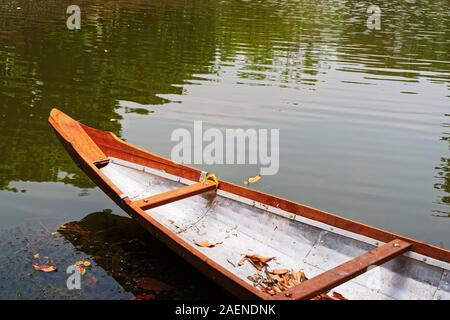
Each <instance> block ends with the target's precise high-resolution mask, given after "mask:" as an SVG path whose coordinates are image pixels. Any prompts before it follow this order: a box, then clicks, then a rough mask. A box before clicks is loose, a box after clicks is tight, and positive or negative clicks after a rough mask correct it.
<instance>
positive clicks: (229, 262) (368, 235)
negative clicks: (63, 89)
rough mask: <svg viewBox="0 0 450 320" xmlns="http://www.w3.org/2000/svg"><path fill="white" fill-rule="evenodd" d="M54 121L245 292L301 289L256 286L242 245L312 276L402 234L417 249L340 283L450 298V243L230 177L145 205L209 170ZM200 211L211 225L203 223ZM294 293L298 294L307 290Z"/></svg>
mask: <svg viewBox="0 0 450 320" xmlns="http://www.w3.org/2000/svg"><path fill="white" fill-rule="evenodd" d="M49 121H50V124H51V125H52V126H53V128H54V130H55V132H56V135H57V136H58V138H59V140H60V141H61V143H62V144H63V146H64V147H65V149H66V150H67V151H68V153H69V154H70V155H71V157H72V158H73V159H74V161H75V162H76V163H77V164H78V166H79V167H80V168H81V169H82V170H83V171H84V172H85V173H86V174H87V175H88V176H89V177H90V178H91V180H92V181H93V182H94V183H95V184H97V185H98V186H99V187H100V188H101V189H102V190H103V191H104V192H105V193H106V194H107V195H108V196H109V197H110V198H111V199H112V200H113V201H114V202H115V203H117V204H118V205H119V206H120V207H121V208H122V209H123V210H125V211H126V212H127V213H128V214H129V215H130V216H132V217H133V218H134V219H136V220H137V221H138V222H139V223H140V224H141V225H142V226H143V227H144V228H145V229H147V230H148V231H149V232H150V233H151V234H152V235H153V236H155V237H156V238H158V239H159V240H161V241H162V242H163V243H164V244H165V245H166V246H168V247H169V248H170V249H171V250H173V251H175V252H176V253H178V254H179V255H180V256H181V257H183V258H184V259H185V260H186V261H188V262H189V263H190V264H192V265H193V266H194V267H196V268H197V269H199V270H200V271H201V272H203V273H204V274H205V275H206V276H208V277H209V278H210V279H212V280H213V281H215V282H216V283H217V284H219V285H221V286H223V287H224V288H225V289H227V290H228V291H229V292H231V293H232V294H233V295H235V296H237V297H238V298H242V299H280V298H282V299H289V298H291V297H293V296H292V295H291V296H289V295H287V294H286V295H281V294H277V295H270V294H267V293H265V292H263V291H261V290H260V289H258V288H255V287H254V285H253V284H252V282H251V281H249V280H248V277H249V276H252V275H253V274H255V270H254V269H252V268H253V266H251V265H250V264H246V265H243V266H239V259H238V258H239V256H240V255H241V256H242V255H245V254H248V253H249V252H252V251H253V252H255V250H257V251H258V253H261V254H263V253H264V254H266V255H273V256H277V259H275V260H274V261H273V263H272V262H271V263H272V265H271V266H270V267H273V268H275V267H283V268H291V269H294V268H295V269H302V270H307V273H308V276H309V277H316V276H317V275H320V274H322V273H323V272H325V271H326V270H329V269H333V268H335V267H336V266H339V265H340V264H342V263H345V262H347V261H349V260H350V261H351V260H352V259H355V258H357V257H358V256H360V255H361V254H363V253H364V252H367V251H370V250H373V249H376V248H377V247H379V246H382V245H384V244H385V243H388V242H390V241H393V240H399V241H400V240H401V241H405V242H407V243H408V244H411V248H410V249H411V250H410V251H409V252H408V253H406V254H403V252H399V255H400V254H402V255H401V256H398V257H396V258H393V259H392V260H391V261H389V262H388V263H386V264H385V265H383V266H382V267H379V268H372V266H371V268H370V269H374V270H369V271H368V272H365V273H364V275H362V276H359V277H356V276H355V277H354V279H353V278H352V277H351V278H350V279H348V281H345V283H342V284H340V283H338V282H336V283H334V285H336V287H337V288H336V290H338V291H339V292H340V293H344V295H346V296H347V297H348V298H352V299H354V298H360V299H421V298H422V299H450V288H449V287H448V282H449V280H450V279H449V272H448V270H449V262H450V252H449V251H448V250H446V249H442V248H439V247H436V246H433V245H430V244H426V243H423V242H420V241H417V240H414V239H409V238H406V237H403V236H399V235H396V234H393V233H390V232H386V231H383V230H380V229H377V228H373V227H370V226H367V225H364V224H360V223H358V222H355V221H351V220H348V219H344V218H341V217H338V216H336V215H333V214H330V213H327V212H324V211H320V210H318V209H314V208H310V207H308V206H304V205H301V204H298V203H295V202H291V201H289V200H285V199H281V198H278V197H274V196H271V195H267V194H264V193H261V192H258V191H255V190H251V189H248V188H244V187H241V186H237V185H233V184H231V183H227V182H225V181H221V182H220V185H219V188H218V189H217V191H216V192H214V191H212V192H208V193H205V194H200V195H195V196H192V197H189V198H187V199H184V200H180V201H176V202H175V201H174V202H173V203H169V204H166V205H164V206H161V207H159V208H156V209H149V210H143V209H142V208H140V207H139V206H137V205H136V203H137V202H138V201H139V200H141V201H142V199H144V198H146V197H149V196H154V195H155V194H158V193H161V192H165V191H167V190H168V189H170V188H174V187H180V186H182V185H189V184H193V183H196V182H198V181H199V180H200V178H201V176H202V172H201V171H199V170H197V169H194V168H191V167H188V166H185V165H181V164H176V163H173V162H171V161H170V160H167V159H164V158H162V157H159V156H157V155H154V154H151V153H148V152H146V151H144V150H141V149H139V148H136V147H134V146H131V145H129V144H128V143H126V142H123V141H121V140H120V139H118V138H117V137H115V136H114V135H113V134H111V133H108V132H103V131H99V130H96V129H93V128H89V127H86V126H84V125H81V124H78V123H77V122H76V121H74V120H73V119H71V118H70V117H68V116H66V115H65V114H63V113H62V112H60V111H58V110H56V111H53V112H52V114H51V116H50V118H49ZM203 174H204V173H203ZM140 188H141V189H140ZM192 208H195V209H192ZM202 210H203V211H202ZM175 213H176V214H175ZM169 217H170V219H169ZM200 221H203V223H205V227H204V228H200V227H199V222H200ZM233 224H235V225H236V226H237V228H236V231H233V229H232V228H233V227H234V226H233ZM180 228H181V230H180ZM196 228H197V229H198V230H197V229H196ZM180 231H181V232H180ZM233 232H235V234H236V235H233ZM227 236H228V238H227ZM230 237H232V238H230ZM234 237H236V238H239V239H242V240H236V239H234ZM230 239H232V240H230ZM200 240H209V241H215V242H217V243H218V242H221V244H220V245H218V246H217V247H214V248H201V247H198V246H196V244H195V243H196V241H200ZM240 246H241V247H240ZM245 246H250V247H249V248H247V247H245ZM421 260H425V261H421ZM364 271H366V270H364ZM256 273H257V271H256ZM446 284H447V285H446ZM320 285H324V284H323V283H320ZM326 285H328V284H326ZM326 285H324V288H325V287H326ZM293 293H294V297H295V294H297V293H298V292H293Z"/></svg>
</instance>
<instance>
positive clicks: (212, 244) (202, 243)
mask: <svg viewBox="0 0 450 320" xmlns="http://www.w3.org/2000/svg"><path fill="white" fill-rule="evenodd" d="M221 243H222V242H209V241H208V240H205V241H200V242H196V243H195V244H196V245H197V246H199V247H204V248H212V247H215V246H217V245H219V244H221Z"/></svg>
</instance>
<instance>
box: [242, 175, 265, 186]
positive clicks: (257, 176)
mask: <svg viewBox="0 0 450 320" xmlns="http://www.w3.org/2000/svg"><path fill="white" fill-rule="evenodd" d="M260 179H261V175H259V174H258V175H256V176H254V177H250V178H248V179H247V180H245V181H244V184H251V183H255V182H258V181H259V180H260Z"/></svg>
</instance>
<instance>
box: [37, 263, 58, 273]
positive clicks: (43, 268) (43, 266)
mask: <svg viewBox="0 0 450 320" xmlns="http://www.w3.org/2000/svg"><path fill="white" fill-rule="evenodd" d="M31 265H32V266H33V268H34V269H35V270H37V271H42V272H54V271H56V270H57V269H58V268H56V267H55V266H52V265H49V264H38V263H34V262H33V263H32V264H31Z"/></svg>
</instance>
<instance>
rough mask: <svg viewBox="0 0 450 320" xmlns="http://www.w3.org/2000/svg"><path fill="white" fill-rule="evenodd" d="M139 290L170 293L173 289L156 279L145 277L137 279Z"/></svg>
mask: <svg viewBox="0 0 450 320" xmlns="http://www.w3.org/2000/svg"><path fill="white" fill-rule="evenodd" d="M136 283H137V285H138V287H139V288H141V289H144V290H150V291H170V290H173V287H172V286H170V285H168V284H166V283H164V282H162V281H159V280H156V279H153V278H149V277H144V278H139V279H136Z"/></svg>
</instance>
